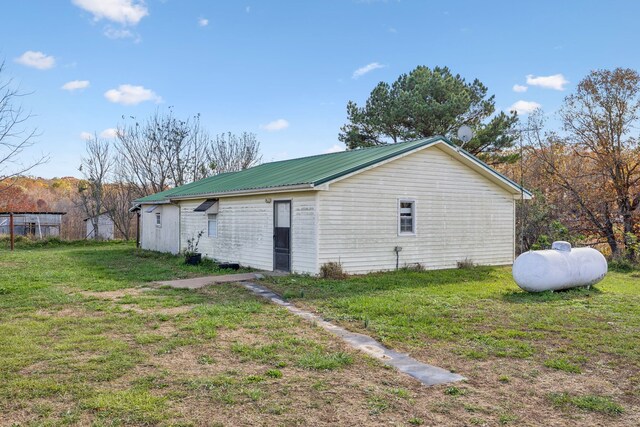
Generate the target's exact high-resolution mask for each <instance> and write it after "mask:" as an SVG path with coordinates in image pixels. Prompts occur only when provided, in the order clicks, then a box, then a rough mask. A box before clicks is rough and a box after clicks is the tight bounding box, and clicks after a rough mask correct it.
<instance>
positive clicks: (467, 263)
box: [458, 258, 476, 269]
mask: <svg viewBox="0 0 640 427" xmlns="http://www.w3.org/2000/svg"><path fill="white" fill-rule="evenodd" d="M475 266H476V264H475V263H474V262H473V261H472V260H470V259H469V258H465V259H463V260H462V261H458V268H462V269H464V268H473V267H475Z"/></svg>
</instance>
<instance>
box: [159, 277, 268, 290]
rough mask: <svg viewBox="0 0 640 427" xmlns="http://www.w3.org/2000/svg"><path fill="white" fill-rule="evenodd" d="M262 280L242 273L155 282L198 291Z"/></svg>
mask: <svg viewBox="0 0 640 427" xmlns="http://www.w3.org/2000/svg"><path fill="white" fill-rule="evenodd" d="M259 278H262V274H259V273H243V274H224V275H221V276H205V277H194V278H192V279H180V280H167V281H164V282H155V283H157V284H159V285H160V286H169V287H172V288H178V289H200V288H204V287H205V286H208V285H215V284H219V283H236V282H243V281H245V280H256V279H259Z"/></svg>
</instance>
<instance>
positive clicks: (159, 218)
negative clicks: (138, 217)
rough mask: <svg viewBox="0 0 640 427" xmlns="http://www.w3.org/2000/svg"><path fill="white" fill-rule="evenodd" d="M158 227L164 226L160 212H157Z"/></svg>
mask: <svg viewBox="0 0 640 427" xmlns="http://www.w3.org/2000/svg"><path fill="white" fill-rule="evenodd" d="M156 227H162V217H161V216H160V212H158V213H157V214H156Z"/></svg>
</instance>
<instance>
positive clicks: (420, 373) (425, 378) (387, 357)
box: [156, 273, 464, 385]
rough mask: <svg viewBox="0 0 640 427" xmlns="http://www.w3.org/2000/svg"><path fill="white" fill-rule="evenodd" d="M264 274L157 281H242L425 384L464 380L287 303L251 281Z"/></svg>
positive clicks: (185, 284)
mask: <svg viewBox="0 0 640 427" xmlns="http://www.w3.org/2000/svg"><path fill="white" fill-rule="evenodd" d="M263 275H264V274H262V273H246V274H228V275H224V276H207V277H197V278H194V279H182V280H168V281H164V282H156V283H158V284H160V285H162V286H170V287H172V288H179V289H198V288H203V287H205V286H208V285H213V284H220V283H235V282H239V283H240V284H241V285H242V286H244V287H245V288H246V289H248V290H249V291H251V292H252V293H254V294H255V295H258V296H260V297H262V298H266V299H268V300H269V301H271V302H273V303H274V304H277V305H279V306H282V307H284V308H285V309H287V310H289V311H290V312H291V313H293V314H295V315H296V316H300V317H302V318H303V319H306V320H308V321H310V322H312V323H314V324H316V325H318V326H320V327H321V328H323V329H324V330H326V331H328V332H331V333H332V334H334V335H336V336H338V337H340V338H342V340H344V341H345V342H346V343H347V344H349V345H350V346H351V347H353V348H355V349H357V350H360V351H362V352H364V353H366V354H368V355H369V356H371V357H374V358H376V359H378V360H380V361H381V362H382V363H384V364H386V365H389V366H393V367H394V368H396V369H397V370H399V371H400V372H404V373H405V374H407V375H410V376H412V377H413V378H415V379H417V380H418V381H420V382H421V383H423V384H425V385H436V384H446V383H451V382H455V381H461V380H463V379H464V377H463V376H461V375H458V374H454V373H453V372H449V371H447V370H446V369H442V368H438V367H436V366H431V365H427V364H426V363H422V362H420V361H418V360H416V359H414V358H412V357H410V356H409V355H406V354H402V353H398V352H397V351H394V350H390V349H388V348H386V347H385V346H383V345H382V344H380V343H379V342H378V341H376V340H374V339H373V338H371V337H369V336H367V335H363V334H359V333H356V332H350V331H348V330H346V329H344V328H342V327H340V326H338V325H334V324H333V323H330V322H327V321H326V320H324V319H323V318H321V317H320V316H318V315H316V314H314V313H311V312H309V311H306V310H302V309H300V308H298V307H296V306H295V305H293V304H291V303H288V302H286V301H285V300H283V299H282V298H280V296H278V295H277V294H275V293H274V292H272V291H270V290H269V289H267V288H265V287H264V286H261V285H258V284H256V283H253V282H250V281H251V280H255V279H260V278H262V277H263Z"/></svg>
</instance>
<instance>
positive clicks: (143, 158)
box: [78, 108, 262, 238]
mask: <svg viewBox="0 0 640 427" xmlns="http://www.w3.org/2000/svg"><path fill="white" fill-rule="evenodd" d="M261 158H262V156H261V155H260V143H259V141H258V140H257V138H256V135H255V134H253V133H248V132H243V133H241V134H239V135H236V134H233V133H231V132H228V133H223V134H218V135H214V136H212V135H210V134H209V133H208V131H207V130H206V129H204V128H203V127H202V125H201V123H200V115H195V116H193V117H189V118H187V119H181V118H178V117H176V116H175V114H174V112H173V109H172V108H169V109H168V110H167V111H165V112H163V111H160V110H157V111H156V112H155V113H154V114H152V115H151V116H150V117H149V118H147V119H145V120H142V121H139V120H137V119H136V118H135V117H128V118H126V119H125V118H123V123H122V124H121V125H119V126H118V128H117V130H116V137H115V139H113V140H111V139H105V138H100V137H98V136H97V135H94V136H93V137H92V138H90V139H88V140H87V142H86V153H85V156H84V157H83V158H82V163H81V165H80V172H81V173H82V175H83V177H84V179H83V180H82V181H81V182H80V185H79V188H78V190H79V203H80V206H81V207H82V209H83V211H84V212H85V214H86V215H87V218H89V220H90V221H92V223H93V224H92V225H93V230H94V234H95V235H99V233H98V232H99V221H98V217H99V215H101V214H103V213H106V214H108V216H109V217H110V218H111V220H112V221H113V223H114V227H115V228H116V229H117V230H118V231H119V232H120V234H122V235H123V236H124V237H125V238H129V237H131V230H132V221H133V216H132V215H131V214H130V213H129V208H131V206H132V202H133V200H135V199H137V198H140V197H144V196H147V195H149V194H154V193H157V192H160V191H164V190H166V189H168V188H173V187H177V186H180V185H184V184H188V183H190V182H193V181H197V180H199V179H202V178H206V177H208V176H211V175H215V174H220V173H226V172H235V171H239V170H242V169H246V168H248V167H251V166H253V165H255V164H257V163H258V162H260V160H261Z"/></svg>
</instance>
